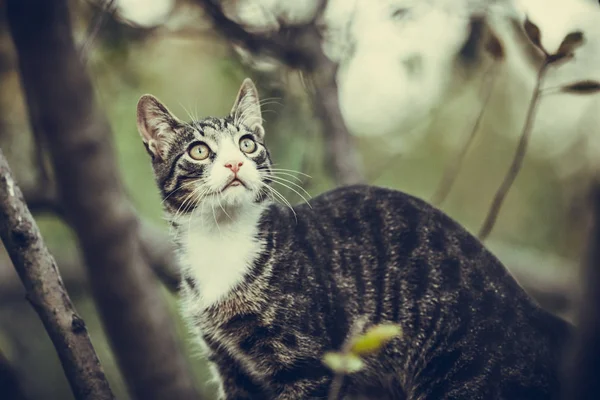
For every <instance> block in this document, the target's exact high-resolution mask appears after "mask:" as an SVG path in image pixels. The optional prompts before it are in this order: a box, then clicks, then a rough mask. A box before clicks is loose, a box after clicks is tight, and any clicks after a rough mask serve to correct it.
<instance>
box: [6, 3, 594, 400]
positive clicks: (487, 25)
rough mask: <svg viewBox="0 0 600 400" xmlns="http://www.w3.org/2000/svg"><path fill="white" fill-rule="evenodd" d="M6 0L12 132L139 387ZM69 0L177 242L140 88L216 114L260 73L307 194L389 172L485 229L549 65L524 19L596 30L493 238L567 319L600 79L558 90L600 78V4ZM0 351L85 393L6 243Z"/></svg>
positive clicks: (566, 78)
mask: <svg viewBox="0 0 600 400" xmlns="http://www.w3.org/2000/svg"><path fill="white" fill-rule="evenodd" d="M5 5H6V4H5V2H4V1H1V0H0V147H1V148H2V150H3V152H4V153H5V155H6V157H7V158H8V161H9V163H10V165H11V168H12V170H13V172H14V174H15V175H16V178H17V181H18V183H19V185H20V186H21V187H22V189H23V191H24V193H25V195H26V199H27V201H28V203H29V205H30V208H31V210H32V212H34V214H35V217H36V220H37V222H38V224H39V226H40V228H41V230H42V234H43V237H44V239H45V241H46V244H47V245H48V246H49V248H50V250H51V252H52V253H53V254H54V256H55V258H56V260H57V263H58V266H59V268H60V271H61V273H62V275H63V279H64V281H65V283H66V284H67V288H68V290H69V294H70V295H71V297H72V300H73V301H74V303H75V306H76V308H77V310H78V312H79V313H80V314H81V316H82V317H83V319H84V320H85V321H86V323H87V325H88V330H89V333H90V336H91V338H92V341H93V344H94V346H95V348H96V350H97V352H98V354H99V357H100V360H101V362H102V364H103V366H104V369H105V371H106V373H107V376H108V379H109V380H110V384H111V386H112V388H113V390H114V392H115V395H116V396H117V397H118V398H119V399H127V398H130V397H129V396H130V393H131V391H130V392H128V390H127V386H126V384H125V380H124V379H123V377H122V374H121V373H120V371H119V368H118V362H117V359H118V357H116V356H115V354H114V353H113V351H112V350H111V346H110V345H109V343H110V341H109V340H107V338H106V335H105V332H104V330H103V328H102V326H103V325H102V320H101V318H100V316H99V314H98V313H97V310H96V305H95V302H94V297H93V296H92V294H91V292H90V290H89V285H90V283H89V281H88V278H87V274H86V268H85V266H84V262H83V261H82V257H81V255H80V250H79V246H78V241H77V234H76V233H75V232H74V231H73V230H72V229H71V227H70V225H69V224H68V223H66V222H65V218H64V216H63V215H62V214H61V212H60V211H59V210H58V207H57V206H56V203H55V202H54V197H53V196H52V195H50V194H49V193H52V192H53V191H55V189H54V188H53V183H52V182H53V180H54V172H53V171H52V166H51V165H50V164H51V162H50V161H48V159H47V156H46V155H44V152H45V150H44V144H43V140H41V138H40V137H38V136H36V134H35V132H34V129H32V122H31V119H30V113H29V111H28V108H27V101H26V99H25V95H24V92H23V87H22V81H21V78H20V72H19V58H18V56H17V51H16V49H15V46H14V43H13V40H12V39H11V34H10V30H9V28H8V21H7V18H8V17H7V15H6V13H5V10H6V7H5ZM68 7H69V12H70V19H71V23H72V33H73V36H74V39H75V43H76V46H77V49H78V51H79V52H80V54H82V55H83V56H82V57H81V59H82V63H81V64H82V65H83V66H84V67H85V68H86V69H87V74H88V75H89V78H90V79H91V82H92V84H93V90H94V93H95V98H96V102H97V107H98V109H99V110H101V112H103V113H105V114H106V117H107V119H108V122H109V125H110V128H112V129H111V131H110V132H112V133H110V135H111V137H110V140H111V141H112V146H114V150H115V152H116V155H117V159H116V161H117V167H118V172H119V176H120V179H122V180H123V182H124V185H125V190H126V194H127V197H128V198H129V199H130V201H131V202H132V203H133V205H134V208H135V211H136V213H137V216H138V217H139V219H140V221H141V227H142V232H141V233H140V235H141V236H148V237H152V240H154V241H155V242H156V243H161V244H163V245H164V242H165V240H166V239H165V238H166V236H165V235H166V232H167V227H166V223H165V221H164V219H163V215H162V210H161V205H160V198H159V194H158V191H157V189H156V186H155V183H154V181H153V175H152V170H151V167H150V162H149V159H148V156H147V154H146V152H145V150H144V147H143V146H142V143H141V141H140V138H139V135H138V133H137V130H136V126H135V107H136V103H137V100H138V98H139V97H140V96H141V95H142V94H145V93H151V94H153V95H155V96H157V97H158V98H159V99H160V100H161V101H162V102H164V103H165V104H167V105H168V106H169V108H170V109H171V111H173V112H174V114H175V115H177V116H179V117H180V118H181V119H189V118H190V116H200V117H202V116H209V115H216V116H220V115H225V114H227V113H228V112H229V110H230V108H231V105H232V102H233V100H234V97H235V94H236V93H237V90H238V88H239V85H240V84H241V81H242V80H243V78H245V77H246V76H250V77H251V78H253V79H254V80H255V82H256V84H257V86H258V89H259V92H260V95H261V97H262V100H263V101H264V105H263V117H264V119H265V120H266V122H265V123H266V132H267V133H266V140H267V145H268V147H269V149H270V151H271V154H272V157H273V159H274V162H275V163H276V164H277V166H278V167H279V168H288V169H291V170H295V171H300V172H302V173H305V174H308V175H310V178H308V177H307V178H305V179H303V182H302V186H303V187H304V188H305V189H306V190H307V191H308V192H309V193H310V194H311V195H312V196H316V195H319V194H320V193H322V192H324V191H326V190H329V189H332V188H334V187H336V186H338V185H343V184H351V183H360V182H366V183H369V184H373V185H379V186H386V187H392V188H396V189H399V190H402V191H405V192H408V193H410V194H413V195H415V196H418V197H420V198H423V199H425V200H427V201H430V202H433V203H434V204H436V205H437V206H439V207H440V208H441V209H443V210H444V211H446V212H447V213H448V214H450V215H451V216H452V217H453V218H455V219H456V220H458V221H459V222H460V223H461V224H463V225H464V226H465V227H467V229H469V230H470V231H471V232H472V233H473V234H477V233H478V232H479V230H480V228H481V225H482V224H483V221H484V219H485V218H486V215H487V214H488V211H489V209H490V205H491V202H492V199H493V197H494V195H495V193H496V192H497V191H498V188H499V186H500V184H501V182H502V181H503V179H504V177H505V175H506V174H507V171H508V170H509V168H510V165H511V162H512V161H513V158H514V156H515V152H516V149H517V146H518V142H519V139H520V136H521V134H522V131H523V125H524V123H525V120H526V118H527V110H528V108H529V105H530V103H531V98H532V95H533V92H534V87H535V85H536V82H537V78H536V77H537V74H538V71H539V69H540V67H541V66H542V65H543V62H544V61H543V60H544V54H543V52H541V51H540V50H539V48H537V47H536V46H535V44H534V43H532V42H531V40H530V39H529V38H528V37H527V34H526V32H525V30H524V28H523V27H524V21H525V20H526V18H528V19H529V20H530V21H531V22H533V23H534V24H535V25H536V26H537V27H538V28H539V30H540V32H541V38H542V40H541V43H540V45H541V46H542V47H543V48H544V49H545V50H546V51H547V52H548V53H550V54H552V53H555V52H557V51H558V49H559V47H560V45H561V43H562V42H563V39H564V38H565V37H566V36H567V35H568V34H570V33H572V32H582V33H583V35H584V38H585V41H584V42H583V44H582V45H581V46H580V47H578V48H577V49H576V50H575V57H574V58H573V59H570V60H567V61H566V62H564V63H563V64H561V65H560V66H556V67H550V68H549V69H548V72H547V74H546V77H545V80H544V82H543V84H542V89H543V90H542V91H541V93H542V96H541V97H540V99H539V104H538V110H537V111H538V112H537V115H535V116H534V118H533V128H532V129H531V130H530V132H529V133H530V134H531V140H530V142H529V146H528V148H527V151H526V154H525V157H524V163H523V166H522V169H521V170H520V172H519V174H518V177H517V179H516V181H515V182H514V184H513V185H512V186H511V188H510V191H509V192H508V195H507V197H506V199H505V201H504V203H503V205H502V208H501V210H500V213H499V214H498V218H497V221H496V224H495V225H494V227H493V230H492V232H491V234H490V235H489V237H488V238H486V241H485V243H486V244H487V245H488V246H489V247H490V249H491V250H492V251H493V252H494V253H495V254H496V256H498V257H499V258H500V260H501V261H503V262H504V264H505V265H506V266H507V267H508V268H509V269H510V270H511V272H513V274H514V275H515V276H516V277H517V279H518V280H519V281H520V282H521V283H522V284H523V285H524V287H525V288H526V289H527V290H528V291H529V292H530V293H531V294H532V295H534V297H535V298H536V299H538V301H539V302H540V303H541V304H542V305H543V306H545V307H546V308H548V309H549V310H551V311H553V312H555V313H557V314H559V315H561V316H562V317H564V318H567V319H572V317H573V301H574V299H576V298H577V296H578V295H579V289H578V287H579V286H578V279H577V275H578V267H577V266H578V264H579V261H580V257H581V254H582V251H583V249H584V246H585V243H586V237H587V234H588V229H589V220H590V207H589V204H588V202H587V199H588V192H589V188H590V185H591V183H592V182H593V181H594V179H595V177H596V172H597V169H598V168H597V167H598V161H597V160H598V159H599V158H598V156H597V154H598V153H597V151H598V149H599V146H598V145H599V144H600V132H599V129H600V128H599V126H600V125H599V124H598V122H600V121H599V120H600V102H599V101H600V100H598V97H597V96H596V95H595V94H594V91H593V90H591V91H586V92H585V93H563V92H561V87H564V85H568V84H571V83H575V82H581V81H591V80H600V68H598V61H599V60H600V36H599V35H600V32H599V29H600V28H598V26H600V24H598V22H600V18H599V16H600V6H599V5H598V2H597V1H592V0H570V1H567V0H552V1H545V2H541V1H537V0H519V1H517V0H515V1H509V0H498V1H491V0H454V1H453V2H450V1H449V0H428V1H425V0H421V1H408V0H395V1H394V0H370V1H366V0H353V1H345V0H329V1H325V0H321V1H319V0H306V1H301V0H293V1H292V0H288V1H284V0H280V1H277V0H270V1H267V0H263V1H261V0H254V1H252V0H246V1H244V0H237V1H236V0H223V1H208V0H207V1H193V0H146V1H142V0H115V1H84V0H70V1H68ZM44 62H45V60H44V59H39V63H40V64H41V65H43V64H44ZM66 112H68V110H66ZM458 166H460V168H459V167H458ZM82 168H84V166H82ZM277 189H278V190H280V191H281V192H282V193H283V194H284V195H285V197H286V198H287V199H288V200H290V202H292V203H298V202H300V201H302V199H301V198H299V197H298V196H297V195H296V194H295V193H294V192H292V191H290V190H287V188H285V187H278V188H277ZM159 247H160V246H159ZM158 251H162V250H158ZM164 251H165V252H169V251H170V249H169V248H168V246H167V248H166V249H165V250H164ZM165 257H167V256H165ZM166 264H169V262H166ZM171 267H172V265H171ZM169 274H170V275H169ZM157 275H158V277H159V278H161V281H162V282H166V283H167V284H165V285H160V286H159V287H158V289H157V290H159V291H160V298H161V299H164V302H165V303H166V305H167V309H168V311H169V312H170V314H171V315H172V318H173V320H174V321H175V327H176V329H175V333H176V340H177V342H178V343H179V345H180V346H181V349H182V350H181V352H182V353H183V355H184V357H185V362H186V364H187V366H188V367H189V370H190V371H192V375H193V382H194V386H195V387H196V388H197V390H198V392H199V393H200V394H201V396H202V398H203V399H213V398H215V397H214V396H215V392H214V388H213V387H212V386H211V385H210V384H208V383H207V382H208V380H209V374H208V371H207V368H206V366H205V364H206V362H205V360H203V359H202V358H201V356H199V355H198V354H199V351H198V349H197V348H196V347H195V346H194V344H193V343H192V342H191V340H190V337H189V336H188V333H187V331H186V328H185V326H184V325H183V324H182V323H181V321H180V320H179V317H178V314H177V304H176V299H177V296H176V293H175V292H174V291H173V290H172V289H173V287H174V286H175V285H174V284H173V282H174V280H175V281H176V273H173V271H172V270H171V271H167V272H165V271H163V274H162V275H161V273H160V271H159V273H158V274H157ZM165 276H167V277H166V278H165ZM173 276H175V278H173ZM0 349H1V352H2V354H3V355H4V363H5V364H6V365H7V366H10V368H11V369H12V371H13V372H15V374H16V376H17V381H18V382H19V385H20V386H21V390H22V392H23V393H24V394H25V395H26V398H28V399H32V400H44V399H71V398H72V394H71V392H70V390H69V386H68V384H67V381H66V379H65V377H64V373H63V371H62V369H61V367H60V363H59V361H58V358H57V356H56V353H55V350H54V348H53V346H52V343H51V342H50V340H49V338H48V336H47V334H46V332H45V330H44V328H43V326H42V324H41V322H40V321H39V319H38V317H37V315H36V314H35V312H34V311H33V309H32V308H31V306H30V304H29V303H28V302H27V301H26V300H25V297H24V289H23V287H22V284H21V282H20V281H19V279H18V277H17V275H16V274H15V272H14V270H13V268H12V265H11V262H10V259H9V258H8V256H6V255H5V254H3V255H2V256H1V257H0ZM0 371H1V369H0ZM0 381H1V380H0ZM0 397H1V396H0ZM15 398H16V397H15Z"/></svg>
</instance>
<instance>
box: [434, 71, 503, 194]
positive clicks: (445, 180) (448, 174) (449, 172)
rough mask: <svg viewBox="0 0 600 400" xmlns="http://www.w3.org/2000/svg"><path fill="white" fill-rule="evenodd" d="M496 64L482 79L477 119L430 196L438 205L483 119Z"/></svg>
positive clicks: (496, 72) (455, 174) (454, 180)
mask: <svg viewBox="0 0 600 400" xmlns="http://www.w3.org/2000/svg"><path fill="white" fill-rule="evenodd" d="M498 65H499V63H497V62H494V63H493V64H492V66H491V67H490V69H489V71H488V72H487V73H486V74H485V77H484V79H485V81H484V93H485V95H484V96H485V97H484V99H483V104H482V105H481V109H480V110H479V114H478V115H477V119H476V120H475V123H474V124H473V128H472V129H471V134H470V135H469V137H468V138H467V140H466V141H465V143H464V144H463V146H462V148H461V150H460V152H459V153H458V154H457V155H456V157H454V158H452V160H451V161H450V164H449V165H448V166H447V167H446V170H445V172H444V176H443V177H442V180H441V182H440V184H439V186H438V188H437V190H436V191H435V193H434V195H433V197H432V198H431V202H432V203H433V204H435V205H440V204H442V203H443V202H444V200H446V198H447V197H448V194H449V193H450V190H452V186H453V185H454V182H456V178H457V177H458V173H459V172H460V169H461V167H462V165H463V162H464V160H465V158H466V156H467V153H468V152H469V149H470V148H471V145H472V144H473V141H474V140H475V137H476V136H477V132H478V131H479V127H480V125H481V121H483V115H484V114H485V111H486V109H487V106H488V104H489V101H490V99H491V97H492V93H493V92H494V85H495V83H496V79H497V77H498Z"/></svg>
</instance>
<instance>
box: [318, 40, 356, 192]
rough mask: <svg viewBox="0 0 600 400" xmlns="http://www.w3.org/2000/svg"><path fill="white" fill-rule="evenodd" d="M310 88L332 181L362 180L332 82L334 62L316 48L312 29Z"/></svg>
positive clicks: (354, 150)
mask: <svg viewBox="0 0 600 400" xmlns="http://www.w3.org/2000/svg"><path fill="white" fill-rule="evenodd" d="M313 35H314V38H313V43H314V46H317V47H318V49H315V50H314V52H313V57H315V59H314V60H313V63H314V70H313V73H312V77H313V79H314V83H315V85H314V91H313V93H312V99H313V104H314V108H315V113H316V115H317V116H318V117H319V118H320V120H321V123H322V125H323V135H324V137H325V148H326V161H327V164H326V165H327V166H328V168H329V170H330V171H331V174H332V175H333V177H334V179H335V181H336V182H337V183H338V184H340V185H352V184H356V183H364V182H365V181H366V178H365V174H364V170H363V167H362V162H361V160H360V156H359V154H358V152H357V150H356V146H354V141H353V138H352V136H351V135H350V133H349V132H348V128H347V127H346V124H345V123H344V119H343V117H342V113H341V111H340V106H339V98H338V88H337V85H336V82H335V73H336V66H335V64H334V63H333V62H332V61H331V60H329V59H328V58H327V57H326V56H325V54H323V52H322V51H321V50H320V42H321V41H320V37H319V35H318V34H317V32H316V31H314V32H313Z"/></svg>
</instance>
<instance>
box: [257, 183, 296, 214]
mask: <svg viewBox="0 0 600 400" xmlns="http://www.w3.org/2000/svg"><path fill="white" fill-rule="evenodd" d="M262 185H263V186H264V187H266V188H267V189H269V190H270V191H271V193H273V195H276V196H277V198H278V199H279V200H280V202H283V204H284V205H285V206H287V207H288V208H289V209H290V210H291V211H292V213H293V214H294V219H295V220H296V223H298V216H297V215H296V211H294V207H292V205H291V204H290V202H289V201H287V199H286V198H285V197H284V196H283V195H282V194H281V193H279V192H278V191H277V190H276V189H275V188H272V187H271V186H269V185H267V184H266V183H262Z"/></svg>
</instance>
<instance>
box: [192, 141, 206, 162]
mask: <svg viewBox="0 0 600 400" xmlns="http://www.w3.org/2000/svg"><path fill="white" fill-rule="evenodd" d="M188 154H189V155H190V157H192V158H193V159H194V160H198V161H202V160H206V159H207V158H208V156H209V155H210V149H209V148H208V146H207V145H205V144H204V143H198V144H195V145H193V146H192V147H190V149H189V150H188Z"/></svg>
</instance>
